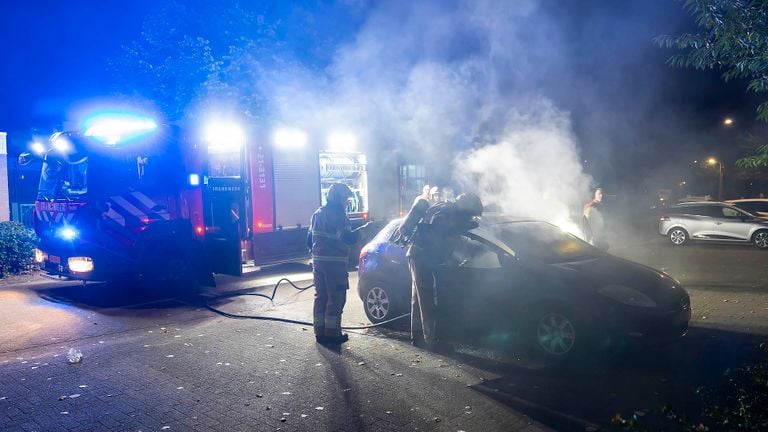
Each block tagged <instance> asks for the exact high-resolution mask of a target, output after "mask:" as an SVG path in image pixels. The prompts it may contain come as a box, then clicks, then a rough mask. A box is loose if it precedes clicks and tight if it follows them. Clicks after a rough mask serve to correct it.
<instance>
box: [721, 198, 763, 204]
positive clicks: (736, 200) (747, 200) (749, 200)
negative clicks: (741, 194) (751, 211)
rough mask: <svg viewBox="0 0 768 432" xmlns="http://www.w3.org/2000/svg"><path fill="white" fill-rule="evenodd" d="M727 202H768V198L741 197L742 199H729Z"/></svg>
mask: <svg viewBox="0 0 768 432" xmlns="http://www.w3.org/2000/svg"><path fill="white" fill-rule="evenodd" d="M725 202H726V203H729V204H731V203H733V204H738V203H750V202H768V198H740V199H735V200H728V201H725Z"/></svg>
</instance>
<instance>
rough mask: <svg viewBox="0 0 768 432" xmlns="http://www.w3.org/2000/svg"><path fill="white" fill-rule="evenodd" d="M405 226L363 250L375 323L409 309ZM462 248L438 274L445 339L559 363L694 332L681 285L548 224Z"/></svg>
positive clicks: (493, 225)
mask: <svg viewBox="0 0 768 432" xmlns="http://www.w3.org/2000/svg"><path fill="white" fill-rule="evenodd" d="M399 223H400V221H393V222H391V223H390V224H389V225H387V226H386V227H385V228H384V229H383V230H382V231H381V232H380V233H379V234H378V235H377V236H376V237H375V238H374V239H373V240H372V241H371V242H370V243H368V244H367V245H366V246H365V247H364V248H363V249H362V251H361V253H360V261H359V270H358V272H359V284H358V294H359V296H360V298H361V299H362V300H363V303H364V307H365V313H366V314H367V316H368V318H369V319H370V320H371V321H372V322H374V323H380V322H383V321H386V320H390V319H392V318H394V317H397V316H399V315H402V314H404V313H408V312H409V305H410V296H411V287H410V274H409V271H408V263H407V259H406V257H405V250H404V248H403V247H402V246H400V245H398V244H396V243H394V242H393V239H394V236H395V232H396V231H397V227H398V226H399ZM455 249H456V250H453V251H452V256H453V260H452V261H453V262H451V263H448V264H445V265H441V266H440V268H439V269H438V271H437V277H438V280H439V283H438V290H439V291H438V293H439V294H438V301H439V314H440V316H439V328H438V332H439V333H440V334H441V335H442V336H443V337H446V336H448V335H449V336H450V337H449V339H452V340H459V341H461V340H468V341H473V342H476V343H480V344H483V345H485V344H490V345H492V346H504V345H508V344H513V343H524V344H526V345H527V346H528V347H530V348H532V349H533V350H534V351H535V352H536V353H538V354H540V355H543V356H545V357H549V358H551V359H554V360H559V359H564V358H567V357H569V356H571V355H573V354H575V353H579V352H586V351H589V350H591V349H594V348H596V347H599V346H601V345H605V344H609V343H611V342H613V341H618V340H625V339H626V338H627V337H631V338H641V339H643V340H647V341H670V340H675V339H678V338H680V337H682V336H683V335H685V333H686V332H687V330H688V322H689V321H690V318H691V309H690V298H689V296H688V293H687V292H686V291H685V290H684V289H683V288H682V287H681V286H680V284H679V283H678V282H677V281H676V280H674V279H673V278H671V277H670V276H668V275H666V274H665V273H662V272H659V271H657V270H654V269H652V268H649V267H646V266H643V265H641V264H637V263H634V262H631V261H627V260H624V259H622V258H618V257H615V256H612V255H610V254H608V253H605V252H603V251H601V250H599V249H597V248H595V247H593V246H591V245H589V244H588V243H586V242H584V241H582V240H581V239H579V238H577V237H575V236H573V235H571V234H568V233H566V232H564V231H562V230H561V229H560V228H558V227H557V226H554V225H551V224H549V223H546V222H540V221H515V220H511V219H505V218H500V219H498V220H494V221H490V222H485V221H484V222H483V223H482V224H481V225H480V227H478V228H476V229H473V230H471V231H469V232H468V233H466V234H465V235H463V236H462V237H461V239H460V242H458V243H457V245H456V248H455Z"/></svg>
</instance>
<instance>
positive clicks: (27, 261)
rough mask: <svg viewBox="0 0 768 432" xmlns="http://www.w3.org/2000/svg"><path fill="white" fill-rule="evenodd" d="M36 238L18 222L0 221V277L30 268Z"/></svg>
mask: <svg viewBox="0 0 768 432" xmlns="http://www.w3.org/2000/svg"><path fill="white" fill-rule="evenodd" d="M36 240H37V237H35V233H34V232H32V230H30V229H28V228H26V227H25V226H24V225H22V224H20V223H19V222H0V278H2V277H4V276H5V275H6V274H14V273H21V272H23V271H26V270H29V269H30V268H31V266H32V264H33V258H34V253H35V241H36Z"/></svg>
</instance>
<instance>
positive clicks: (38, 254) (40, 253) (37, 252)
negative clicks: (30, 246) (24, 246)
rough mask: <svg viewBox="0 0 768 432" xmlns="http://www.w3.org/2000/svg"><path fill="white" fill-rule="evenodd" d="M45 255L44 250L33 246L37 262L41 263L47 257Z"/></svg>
mask: <svg viewBox="0 0 768 432" xmlns="http://www.w3.org/2000/svg"><path fill="white" fill-rule="evenodd" d="M47 255H48V254H46V253H45V252H43V251H41V250H40V249H37V248H35V262H36V263H38V264H42V263H43V261H45V259H46V258H47Z"/></svg>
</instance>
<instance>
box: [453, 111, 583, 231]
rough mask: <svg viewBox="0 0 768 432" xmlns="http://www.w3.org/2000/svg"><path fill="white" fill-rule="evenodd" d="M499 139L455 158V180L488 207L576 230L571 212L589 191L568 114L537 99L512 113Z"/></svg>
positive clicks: (579, 204) (519, 216)
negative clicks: (472, 192) (470, 189)
mask: <svg viewBox="0 0 768 432" xmlns="http://www.w3.org/2000/svg"><path fill="white" fill-rule="evenodd" d="M505 125H506V130H505V131H504V133H503V135H502V137H501V138H500V139H498V140H495V141H491V142H485V143H480V146H479V148H477V149H475V150H472V151H469V152H466V153H464V154H462V155H460V156H459V157H458V158H457V159H456V163H455V168H456V170H455V172H456V176H457V180H459V181H460V182H461V183H462V184H464V185H466V186H467V187H469V188H473V187H474V188H476V191H477V192H478V193H479V194H480V196H481V198H482V199H483V202H485V203H486V206H487V207H491V208H496V209H497V210H498V211H500V212H501V213H504V214H509V215H512V216H515V217H517V218H521V219H536V220H545V221H548V222H551V223H554V224H556V225H559V226H560V227H562V228H563V229H565V230H567V231H569V232H573V233H579V232H580V231H579V229H578V224H577V223H575V222H573V214H574V212H575V211H576V210H578V209H580V207H581V205H582V204H583V200H584V197H585V196H587V194H588V192H589V186H590V181H591V180H590V178H589V177H588V176H587V175H585V174H584V173H583V171H582V166H581V163H580V159H579V154H578V149H577V143H576V138H575V136H574V135H573V133H572V130H571V124H570V118H569V116H568V114H567V113H564V112H562V111H559V110H558V109H557V108H555V107H554V106H553V105H552V103H551V102H548V101H546V100H538V101H536V102H532V104H531V105H529V106H528V109H527V110H526V112H512V113H510V116H509V118H508V119H507V121H506V122H505Z"/></svg>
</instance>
